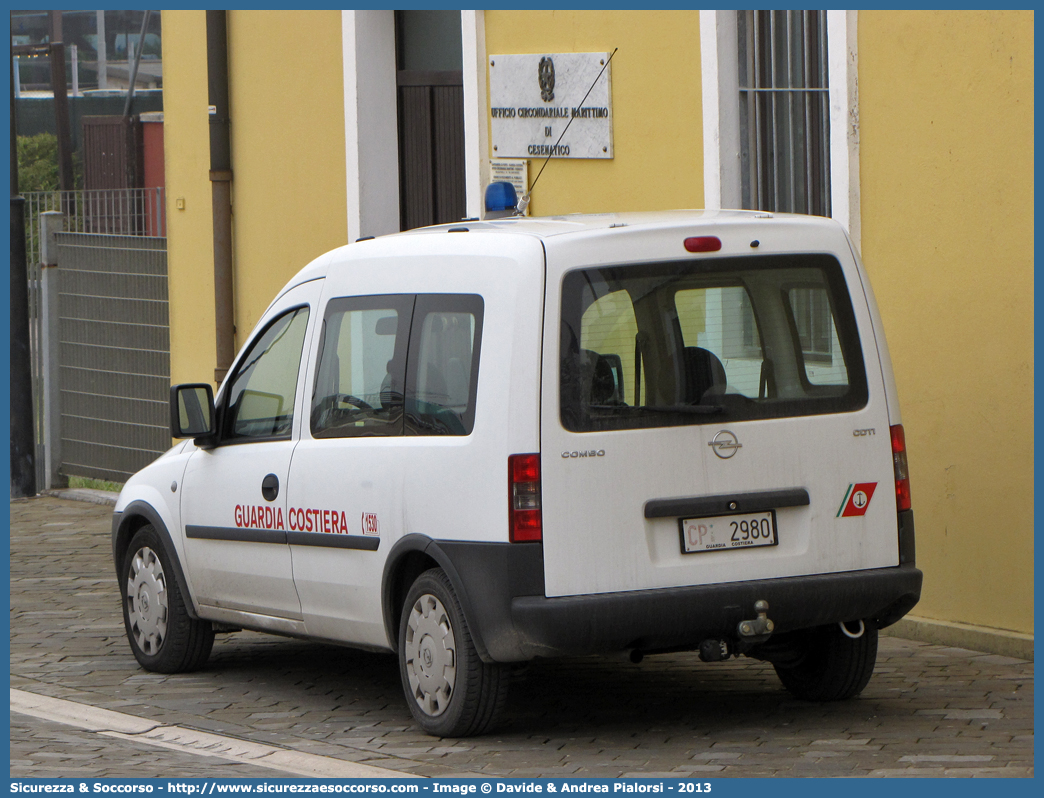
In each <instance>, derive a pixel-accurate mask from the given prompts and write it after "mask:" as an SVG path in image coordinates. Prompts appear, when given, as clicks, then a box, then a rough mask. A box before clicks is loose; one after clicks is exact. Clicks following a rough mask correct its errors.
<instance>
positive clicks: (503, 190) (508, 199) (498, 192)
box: [486, 180, 518, 219]
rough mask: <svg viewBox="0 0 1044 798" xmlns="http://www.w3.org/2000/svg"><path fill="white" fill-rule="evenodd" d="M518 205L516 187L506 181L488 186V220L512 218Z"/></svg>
mask: <svg viewBox="0 0 1044 798" xmlns="http://www.w3.org/2000/svg"><path fill="white" fill-rule="evenodd" d="M516 205H518V195H517V194H516V193H515V187H514V185H512V184H511V183H509V182H507V181H506V180H501V181H498V182H496V183H490V184H489V185H488V186H486V218H487V219H490V218H498V217H502V216H510V215H511V214H513V213H514V212H515V206H516ZM494 214H495V215H494Z"/></svg>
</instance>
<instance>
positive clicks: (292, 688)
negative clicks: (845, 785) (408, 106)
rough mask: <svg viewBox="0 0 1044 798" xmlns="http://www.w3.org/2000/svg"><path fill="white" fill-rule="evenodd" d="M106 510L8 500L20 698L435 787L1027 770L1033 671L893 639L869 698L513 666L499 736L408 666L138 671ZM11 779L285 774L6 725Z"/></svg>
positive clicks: (291, 646)
mask: <svg viewBox="0 0 1044 798" xmlns="http://www.w3.org/2000/svg"><path fill="white" fill-rule="evenodd" d="M110 512H111V508H109V507H105V506H97V505H91V504H85V503H80V502H71V501H62V500H59V499H53V498H37V499H33V500H29V501H16V502H12V503H11V687H13V688H18V689H20V690H25V691H29V692H34V693H38V694H43V695H48V696H53V697H57V698H66V699H69V700H72V701H77V702H80V703H83V704H89V705H93V706H96V707H102V708H106V709H111V710H117V711H119V712H122V713H126V714H129V715H135V716H139V717H143V718H148V719H150V720H155V721H158V722H161V723H163V724H168V725H178V726H183V727H187V728H191V729H197V730H202V731H206V732H212V733H217V734H223V735H227V736H230V737H234V738H238V739H242V740H247V741H253V742H258V743H265V744H268V745H274V746H279V747H282V748H288V749H292V750H296V751H301V752H307V753H312V754H319V755H323V756H328V757H334V758H338V759H343V760H349V761H354V762H364V763H367V764H371V765H377V766H382V767H388V768H392V769H395V770H399V771H405V772H409V773H415V774H417V775H421V776H450V775H464V774H481V775H485V776H511V777H530V776H555V777H568V776H577V777H581V776H588V777H619V776H671V777H686V776H694V777H697V778H705V777H728V776H980V777H981V776H990V777H995V776H1017V777H1026V776H1032V775H1033V664H1032V663H1030V662H1025V661H1023V660H1017V659H1012V658H1008V657H1001V656H997V655H989V654H982V653H978V652H973V651H968V650H964V649H957V648H945V647H941V646H933V645H927V644H922V643H916V642H911V641H908V640H902V639H899V638H892V637H882V638H881V650H880V654H879V657H878V664H877V670H876V672H875V674H874V677H873V679H871V681H870V684H869V686H868V687H867V689H866V690H865V691H864V692H863V694H862V696H861V697H860V698H858V699H855V700H852V701H847V702H841V703H837V704H811V703H803V702H800V701H795V700H792V699H791V698H789V696H788V694H787V693H786V692H784V691H783V689H782V687H781V686H780V684H779V681H778V679H777V678H776V676H775V674H774V673H773V670H772V668H771V666H769V665H767V664H765V663H761V662H757V661H754V660H746V659H739V660H732V661H730V662H727V663H717V664H705V663H701V662H700V661H699V660H698V658H697V657H696V655H694V654H687V653H686V654H673V655H661V656H653V657H647V658H646V659H645V660H644V661H643V662H641V663H640V664H637V665H636V664H633V663H631V662H630V661H628V660H626V659H624V658H622V657H618V658H599V657H586V658H575V659H566V660H556V661H550V662H538V663H534V664H531V665H529V666H528V667H527V668H526V669H525V670H523V671H521V672H519V673H518V674H517V675H516V678H515V683H514V684H513V685H512V694H511V698H510V702H509V707H508V720H507V722H506V724H505V725H504V726H503V728H502V729H501V730H500V731H499V732H497V733H496V734H493V735H490V736H487V737H482V738H478V739H468V740H438V739H434V738H431V737H428V736H426V735H424V734H422V733H420V732H419V731H418V730H417V729H416V728H415V727H414V725H413V724H412V722H411V718H410V715H409V711H408V710H407V708H406V704H405V702H404V700H403V697H402V694H401V688H400V686H399V677H398V671H397V666H396V661H395V658H394V657H393V656H391V655H382V654H373V653H366V652H360V651H354V650H351V649H345V648H339V647H335V646H328V645H321V644H315V643H307V642H302V641H297V640H288V639H283V638H277V637H271V636H266V635H260V634H254V633H250V632H243V633H238V634H234V635H222V636H219V637H218V642H217V643H216V644H215V646H214V653H213V655H212V657H211V660H210V662H209V664H208V665H207V667H206V668H205V670H203V671H201V672H199V673H193V674H184V675H175V676H164V675H161V674H151V673H147V672H145V671H143V670H141V668H139V667H138V665H137V663H136V662H135V660H134V658H133V656H132V655H131V653H130V649H129V648H128V645H127V642H126V640H125V639H124V636H123V624H122V620H121V617H120V606H119V593H118V588H117V585H116V579H115V573H114V570H113V567H112V564H111V562H110V559H111V553H110V541H109V519H110ZM11 721H12V724H11V775H12V776H62V775H73V774H75V775H76V776H79V777H84V778H87V777H107V776H111V777H115V776H121V777H125V776H132V777H153V776H155V777H165V776H171V777H177V776H181V777H187V776H194V777H199V778H203V777H215V776H227V777H236V776H267V777H270V778H271V777H278V776H279V775H280V774H279V773H278V772H276V771H273V770H268V769H265V768H260V767H255V766H253V765H245V764H242V765H241V764H237V763H233V762H227V761H222V760H217V759H215V758H214V757H210V756H203V755H196V754H190V753H182V752H179V751H168V750H165V749H157V748H152V747H149V746H146V745H143V744H139V743H137V742H135V741H128V740H123V739H118V740H117V739H112V738H109V737H104V736H102V735H99V734H96V733H92V732H88V731H81V730H79V729H75V728H73V727H69V726H64V725H61V724H57V723H52V722H50V721H44V720H38V719H36V718H32V717H28V716H25V715H19V714H12V716H11Z"/></svg>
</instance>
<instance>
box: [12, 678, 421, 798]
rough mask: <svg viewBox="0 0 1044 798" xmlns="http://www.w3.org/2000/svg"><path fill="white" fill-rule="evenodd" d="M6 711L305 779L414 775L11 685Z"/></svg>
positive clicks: (412, 776) (405, 776)
mask: <svg viewBox="0 0 1044 798" xmlns="http://www.w3.org/2000/svg"><path fill="white" fill-rule="evenodd" d="M11 711H12V712H17V713H19V714H22V715H30V716H32V717H36V718H41V719H44V720H49V721H53V722H56V723H62V724H65V725H68V726H74V727H76V728H80V729H86V730H87V731H92V732H98V733H100V734H104V735H107V736H111V737H117V738H119V739H122V740H128V741H132V742H137V743H144V744H146V745H155V746H159V747H161V748H168V749H172V750H175V751H188V752H192V753H198V754H206V755H208V756H216V757H220V758H221V759H227V760H229V761H232V762H242V763H245V764H251V765H258V766H260V767H264V768H270V769H272V770H277V771H281V772H283V773H290V774H293V775H295V776H299V777H300V776H303V777H306V778H343V779H403V778H417V776H416V775H415V774H413V773H405V772H403V771H399V770H392V769H390V768H383V767H377V766H375V765H367V764H364V763H362V762H349V761H347V760H343V759H336V758H334V757H329V756H319V755H316V754H309V753H307V752H304V751H295V750H292V749H288V748H277V747H275V746H272V745H265V744H264V743H256V742H250V741H248V740H238V739H235V738H233V737H227V736H225V735H220V734H211V733H209V732H204V731H198V730H196V729H188V728H184V727H182V726H167V725H163V724H160V723H157V722H154V721H150V720H146V719H145V718H139V717H137V716H135V715H127V714H125V713H123V712H114V711H112V710H109V709H102V708H101V707H95V706H90V705H87V704H80V703H77V702H75V701H69V700H66V699H64V698H53V697H51V696H45V695H39V694H37V693H30V692H26V691H25V690H16V689H15V688H13V687H12V688H11Z"/></svg>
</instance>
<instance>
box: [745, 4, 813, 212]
mask: <svg viewBox="0 0 1044 798" xmlns="http://www.w3.org/2000/svg"><path fill="white" fill-rule="evenodd" d="M826 13H827V12H826V11H739V12H737V20H736V22H737V32H738V39H739V41H738V54H739V64H738V66H739V94H740V103H739V124H740V170H741V184H742V202H743V207H744V208H751V209H757V210H764V211H778V212H781V213H783V212H786V213H807V214H812V215H815V216H829V215H830V149H829V147H830V109H829V100H828V95H827V91H828V83H827V66H828V64H827V31H826Z"/></svg>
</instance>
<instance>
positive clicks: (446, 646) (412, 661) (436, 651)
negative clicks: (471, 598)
mask: <svg viewBox="0 0 1044 798" xmlns="http://www.w3.org/2000/svg"><path fill="white" fill-rule="evenodd" d="M406 674H407V676H408V677H409V680H410V691H411V692H412V693H413V697H414V699H416V701H417V705H418V706H419V707H420V708H421V709H422V710H423V711H424V713H425V714H426V715H431V716H432V717H437V716H438V715H441V714H442V713H443V712H445V711H446V707H448V706H449V702H450V699H451V698H452V697H453V687H454V685H455V684H456V681H457V644H456V641H455V640H454V639H453V627H452V626H451V625H450V620H449V615H448V614H447V613H446V608H445V607H443V606H442V602H441V601H439V600H438V599H437V598H435V596H433V595H431V594H430V593H425V594H424V595H423V596H421V597H420V598H419V599H417V601H416V603H414V605H413V607H412V608H411V609H410V617H409V619H408V620H407V621H406Z"/></svg>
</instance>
